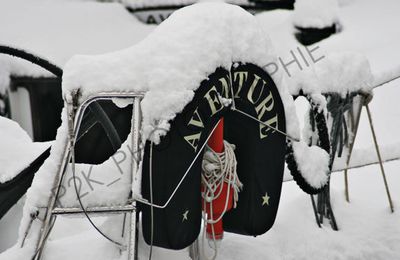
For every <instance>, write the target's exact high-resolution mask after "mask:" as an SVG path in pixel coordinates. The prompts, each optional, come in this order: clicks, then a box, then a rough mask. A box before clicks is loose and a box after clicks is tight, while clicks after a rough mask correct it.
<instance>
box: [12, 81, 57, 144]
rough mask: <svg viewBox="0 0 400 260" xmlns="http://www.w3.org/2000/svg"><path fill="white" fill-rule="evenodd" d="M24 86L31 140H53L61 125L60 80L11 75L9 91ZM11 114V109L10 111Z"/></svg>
mask: <svg viewBox="0 0 400 260" xmlns="http://www.w3.org/2000/svg"><path fill="white" fill-rule="evenodd" d="M20 87H23V88H26V89H27V90H28V92H29V97H30V103H31V116H32V126H33V141H35V142H44V141H51V140H54V139H55V137H56V132H57V128H58V127H59V126H60V125H61V110H62V107H63V101H62V97H61V80H60V79H58V78H29V77H12V78H11V91H13V90H15V89H17V88H20ZM11 114H12V111H11Z"/></svg>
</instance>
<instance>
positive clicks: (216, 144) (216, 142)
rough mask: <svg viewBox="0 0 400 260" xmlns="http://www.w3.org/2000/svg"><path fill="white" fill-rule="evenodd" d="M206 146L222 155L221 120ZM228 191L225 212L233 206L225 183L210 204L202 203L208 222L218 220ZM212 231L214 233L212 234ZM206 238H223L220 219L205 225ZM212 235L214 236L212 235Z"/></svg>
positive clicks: (231, 193)
mask: <svg viewBox="0 0 400 260" xmlns="http://www.w3.org/2000/svg"><path fill="white" fill-rule="evenodd" d="M207 144H208V146H209V147H210V148H211V149H212V150H214V152H216V153H222V152H223V151H224V121H223V118H222V119H221V121H220V122H219V123H218V126H217V127H216V128H215V130H214V132H213V133H212V134H211V137H210V139H209V140H208V142H207ZM220 188H221V187H220V186H219V187H218V188H217V191H216V193H218V192H219V189H220ZM228 189H230V191H229V198H228V204H227V206H226V211H228V210H230V209H231V208H232V206H233V188H232V187H229V186H228V184H227V183H226V182H223V183H222V191H221V194H220V195H219V197H218V198H215V199H214V200H213V201H212V202H211V203H208V202H205V203H204V201H203V206H204V205H205V209H204V208H203V210H205V211H206V213H207V218H208V219H209V220H216V219H218V218H219V217H220V216H221V214H223V213H224V210H225V204H226V203H227V202H226V200H227V195H228ZM216 195H217V194H216ZM211 206H212V214H211ZM213 229H214V232H213ZM206 232H207V237H208V238H209V239H213V238H215V239H216V240H220V239H222V238H223V234H224V230H223V225H222V219H221V220H219V221H218V222H216V223H215V224H207V227H206ZM213 233H214V235H213Z"/></svg>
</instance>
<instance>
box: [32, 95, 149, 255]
mask: <svg viewBox="0 0 400 260" xmlns="http://www.w3.org/2000/svg"><path fill="white" fill-rule="evenodd" d="M78 97H79V95H78V93H75V94H74V95H73V98H72V100H73V101H72V102H70V103H67V111H68V142H67V145H66V148H65V151H64V156H63V160H62V163H61V166H60V168H59V170H58V172H57V174H56V175H55V176H54V183H53V191H54V193H53V195H52V196H51V197H50V199H49V201H48V204H47V207H46V208H43V210H44V214H43V219H42V220H43V221H42V226H41V229H40V231H39V232H40V234H39V237H38V240H37V244H36V250H35V254H34V255H33V257H32V260H40V259H42V256H43V250H44V247H45V244H46V242H47V239H48V237H49V234H50V233H51V230H52V227H53V225H54V222H55V220H56V218H57V216H59V215H82V214H102V215H108V214H122V213H125V214H128V215H129V217H130V223H129V224H128V226H129V229H128V233H129V238H128V239H126V240H127V241H126V242H125V248H126V249H127V250H128V254H127V255H128V257H127V259H128V260H136V259H137V258H138V255H137V253H138V252H137V251H138V250H137V245H138V227H137V224H138V211H137V210H136V209H137V207H136V201H135V200H134V194H133V192H132V198H131V199H130V200H128V202H127V204H125V205H117V206H101V203H100V205H99V206H96V207H87V208H85V209H83V208H82V207H69V208H68V207H58V206H57V201H58V198H59V195H60V187H61V184H62V182H63V178H64V175H65V174H66V169H67V166H68V164H69V163H70V161H72V165H73V167H74V164H75V161H74V149H75V142H76V136H77V134H78V131H79V128H80V125H81V122H82V119H83V114H84V112H85V110H86V108H87V107H88V106H89V105H90V104H91V103H92V102H96V101H99V100H111V99H112V98H123V99H131V100H133V108H132V124H131V131H130V134H131V138H132V140H131V144H132V151H135V153H136V154H137V156H136V158H134V160H132V163H131V174H132V175H131V176H132V188H133V187H138V185H137V184H138V180H139V176H137V175H138V170H139V165H140V162H141V160H142V156H141V152H139V149H140V142H141V140H140V134H139V131H140V127H141V116H142V115H141V109H140V101H141V99H142V98H143V94H141V93H99V94H97V95H95V96H92V97H90V98H88V99H86V100H85V101H83V102H82V103H81V104H78V102H77V100H78ZM132 156H134V153H132ZM36 217H37V216H36ZM33 218H34V217H32V219H33ZM29 229H30V228H28V230H29ZM125 248H124V249H125Z"/></svg>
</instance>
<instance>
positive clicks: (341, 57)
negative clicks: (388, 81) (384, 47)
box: [286, 52, 373, 96]
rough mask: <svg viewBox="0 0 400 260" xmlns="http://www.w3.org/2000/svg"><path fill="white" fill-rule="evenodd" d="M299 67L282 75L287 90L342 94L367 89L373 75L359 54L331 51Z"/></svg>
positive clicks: (369, 87) (369, 89) (370, 88)
mask: <svg viewBox="0 0 400 260" xmlns="http://www.w3.org/2000/svg"><path fill="white" fill-rule="evenodd" d="M322 57H323V58H321V59H320V60H319V61H318V62H317V63H315V64H312V65H311V66H309V67H308V68H307V67H306V68H304V69H303V70H297V71H293V75H292V77H286V79H287V82H288V86H289V89H290V92H291V93H292V94H297V93H299V91H300V90H303V92H304V93H307V94H321V93H329V92H335V93H338V94H341V95H343V96H345V95H346V94H347V93H348V92H356V91H359V92H368V93H369V92H371V91H372V88H373V76H372V73H371V68H370V65H369V62H368V59H367V58H366V57H365V56H364V55H362V54H359V53H353V52H332V53H329V54H327V55H326V56H322Z"/></svg>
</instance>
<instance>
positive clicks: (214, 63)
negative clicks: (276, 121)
mask: <svg viewBox="0 0 400 260" xmlns="http://www.w3.org/2000/svg"><path fill="white" fill-rule="evenodd" d="M275 59H276V56H275V55H274V51H273V47H272V46H271V43H270V40H269V38H268V36H267V33H266V32H265V31H263V30H262V29H261V28H260V25H259V23H258V22H257V20H256V19H255V18H254V16H252V15H251V14H249V13H248V12H246V11H245V10H243V9H242V8H240V7H238V6H234V5H228V4H223V3H201V4H196V5H192V6H188V7H186V8H183V9H180V10H178V11H176V12H174V13H173V14H172V15H171V16H170V17H169V18H168V19H167V20H166V21H164V22H163V23H162V24H161V25H160V26H158V27H157V28H156V29H155V30H154V31H153V32H152V33H151V34H150V35H149V36H148V37H147V38H145V39H144V40H143V41H142V42H140V43H138V44H137V45H135V46H133V47H131V48H128V49H125V50H122V51H118V52H113V53H109V54H104V55H98V56H81V55H79V56H74V57H73V58H72V59H71V60H70V61H69V62H68V63H67V64H66V66H65V70H64V75H63V83H62V87H63V93H64V95H65V96H66V97H67V99H70V98H71V92H74V91H77V90H79V93H80V94H81V99H80V100H81V101H82V100H84V99H85V98H87V97H88V96H90V95H92V94H96V93H99V92H104V91H117V92H144V93H145V95H144V99H143V101H142V103H141V105H142V112H143V130H144V132H143V133H144V138H147V137H148V135H149V134H150V133H151V132H152V131H153V130H154V129H156V128H157V125H156V122H157V123H160V124H162V125H163V128H167V129H168V126H169V125H168V123H167V122H168V121H169V120H172V119H173V118H174V117H175V115H176V114H177V113H179V112H180V111H182V109H183V108H184V107H185V105H186V104H188V103H189V102H190V101H191V99H192V98H193V95H194V91H195V90H196V89H197V88H198V87H199V85H200V83H201V81H203V80H204V79H206V78H207V76H208V75H210V74H211V73H213V72H214V71H215V69H216V68H218V67H223V68H225V69H227V70H229V69H230V68H231V65H232V63H233V62H237V61H240V62H249V63H253V64H256V65H258V66H260V67H262V66H263V65H265V64H266V63H268V62H272V61H275ZM273 79H274V81H275V83H276V85H277V87H278V89H279V92H280V94H281V97H282V100H283V103H284V105H285V112H286V116H287V118H286V121H287V123H286V124H287V131H288V133H289V134H290V135H293V136H297V135H298V129H297V124H296V123H297V118H296V116H295V112H294V105H293V102H292V97H291V96H290V95H289V94H288V92H287V90H286V88H285V86H284V85H283V84H281V74H280V73H275V74H274V75H273ZM154 138H155V140H153V141H155V142H157V136H156V135H155V137H154Z"/></svg>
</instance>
